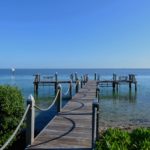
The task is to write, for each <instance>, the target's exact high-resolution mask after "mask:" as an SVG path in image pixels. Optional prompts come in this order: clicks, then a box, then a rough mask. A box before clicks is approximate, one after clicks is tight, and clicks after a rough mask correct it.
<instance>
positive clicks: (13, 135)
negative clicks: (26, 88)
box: [0, 104, 30, 150]
mask: <svg viewBox="0 0 150 150" xmlns="http://www.w3.org/2000/svg"><path fill="white" fill-rule="evenodd" d="M29 108H30V104H29V105H28V106H27V108H26V111H25V113H24V115H23V117H22V119H21V121H20V123H19V125H18V126H17V128H16V130H15V131H14V133H13V134H12V135H11V136H10V138H9V139H8V140H7V141H6V142H5V144H4V145H3V146H2V147H1V148H0V150H4V149H5V148H6V147H7V146H8V145H9V143H10V142H11V141H12V139H13V138H14V137H15V136H16V134H17V132H18V130H19V129H20V126H21V125H22V123H23V121H24V120H25V117H26V115H27V113H28V110H29Z"/></svg>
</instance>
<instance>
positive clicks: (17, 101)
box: [0, 85, 24, 145]
mask: <svg viewBox="0 0 150 150" xmlns="http://www.w3.org/2000/svg"><path fill="white" fill-rule="evenodd" d="M23 113H24V103H23V96H22V93H21V91H20V90H19V89H18V88H17V87H11V86H9V85H4V86H0V145H3V144H4V143H5V142H6V140H7V139H8V138H9V137H10V136H11V134H12V133H13V132H14V130H15V128H16V127H17V125H18V123H19V122H20V120H21V118H22V115H23Z"/></svg>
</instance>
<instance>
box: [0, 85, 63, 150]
mask: <svg viewBox="0 0 150 150" xmlns="http://www.w3.org/2000/svg"><path fill="white" fill-rule="evenodd" d="M55 103H57V112H60V110H61V108H62V87H61V85H60V84H59V85H58V87H57V94H56V96H55V99H54V100H53V103H52V104H51V105H50V106H49V107H48V108H40V107H39V106H37V105H36V104H35V100H34V98H33V96H32V95H30V96H29V98H28V100H27V107H26V110H25V112H24V115H23V116H22V119H21V120H20V122H19V124H18V126H17V127H16V129H15V131H14V132H13V134H12V135H11V136H10V138H9V139H8V140H7V141H6V142H5V143H4V145H3V146H1V147H0V150H4V149H5V148H7V147H8V145H9V144H10V143H11V141H12V140H13V139H14V138H15V136H16V135H17V133H18V131H19V129H20V128H21V125H22V124H23V122H24V121H25V120H26V145H31V144H32V143H33V141H34V128H35V108H36V109H38V110H40V111H48V110H50V109H51V108H52V107H53V106H54V105H55Z"/></svg>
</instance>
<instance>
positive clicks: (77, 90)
mask: <svg viewBox="0 0 150 150" xmlns="http://www.w3.org/2000/svg"><path fill="white" fill-rule="evenodd" d="M78 92H79V80H77V81H76V93H78Z"/></svg>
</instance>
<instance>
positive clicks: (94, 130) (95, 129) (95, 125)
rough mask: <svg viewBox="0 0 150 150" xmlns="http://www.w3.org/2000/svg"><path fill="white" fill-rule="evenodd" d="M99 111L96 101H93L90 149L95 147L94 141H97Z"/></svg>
mask: <svg viewBox="0 0 150 150" xmlns="http://www.w3.org/2000/svg"><path fill="white" fill-rule="evenodd" d="M99 109H100V107H99V103H98V100H97V99H95V100H94V101H93V104H92V148H94V147H95V143H96V140H97V139H98V128H99Z"/></svg>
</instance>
